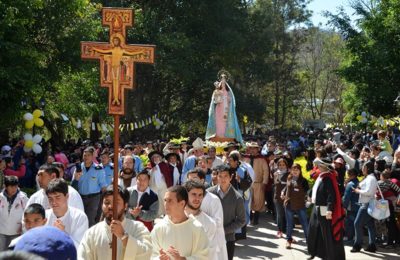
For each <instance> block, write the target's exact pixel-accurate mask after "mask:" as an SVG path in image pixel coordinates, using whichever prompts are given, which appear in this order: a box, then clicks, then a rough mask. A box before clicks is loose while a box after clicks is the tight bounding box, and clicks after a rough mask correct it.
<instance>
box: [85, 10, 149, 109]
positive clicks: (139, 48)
mask: <svg viewBox="0 0 400 260" xmlns="http://www.w3.org/2000/svg"><path fill="white" fill-rule="evenodd" d="M103 25H106V26H108V27H110V42H109V43H104V42H81V53H82V54H81V58H82V59H97V60H100V85H101V86H102V87H107V88H109V89H110V91H109V95H108V97H109V98H108V112H109V114H111V115H124V114H125V106H124V97H125V89H132V88H133V87H134V77H135V63H154V48H155V46H153V45H143V44H126V28H127V27H130V26H132V25H133V13H132V10H130V9H111V8H103Z"/></svg>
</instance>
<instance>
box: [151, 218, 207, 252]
mask: <svg viewBox="0 0 400 260" xmlns="http://www.w3.org/2000/svg"><path fill="white" fill-rule="evenodd" d="M151 242H152V245H153V253H152V257H151V259H159V256H160V250H161V249H163V250H164V251H167V250H168V248H169V247H170V246H173V247H175V248H176V249H177V250H178V252H179V254H180V255H181V256H182V257H186V259H196V260H208V251H209V250H208V246H209V242H208V238H207V235H206V232H205V231H204V228H203V226H202V225H201V223H200V222H199V221H197V220H196V219H195V218H194V217H193V216H189V217H188V219H187V220H186V221H184V222H182V223H178V224H175V223H173V222H172V221H171V220H170V218H169V217H168V216H165V217H164V218H163V219H162V220H161V221H160V222H158V223H157V224H156V225H155V226H154V229H153V230H152V231H151Z"/></svg>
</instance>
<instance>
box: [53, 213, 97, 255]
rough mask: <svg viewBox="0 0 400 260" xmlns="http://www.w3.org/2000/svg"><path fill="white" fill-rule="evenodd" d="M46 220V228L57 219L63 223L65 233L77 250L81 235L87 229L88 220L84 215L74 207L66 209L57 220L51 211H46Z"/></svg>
mask: <svg viewBox="0 0 400 260" xmlns="http://www.w3.org/2000/svg"><path fill="white" fill-rule="evenodd" d="M46 218H47V223H46V225H48V226H53V225H54V222H55V221H56V220H57V219H59V220H61V222H62V223H63V225H64V227H65V230H64V231H65V233H67V234H68V235H69V236H70V237H71V238H72V240H73V241H74V244H75V247H76V248H77V249H78V246H79V244H80V242H81V240H82V237H83V234H85V232H86V230H88V228H89V220H88V218H87V216H86V214H85V213H84V212H83V211H82V210H79V209H76V208H74V207H68V210H67V212H66V213H65V214H64V216H62V217H61V218H57V216H56V215H54V212H53V210H52V209H48V210H46Z"/></svg>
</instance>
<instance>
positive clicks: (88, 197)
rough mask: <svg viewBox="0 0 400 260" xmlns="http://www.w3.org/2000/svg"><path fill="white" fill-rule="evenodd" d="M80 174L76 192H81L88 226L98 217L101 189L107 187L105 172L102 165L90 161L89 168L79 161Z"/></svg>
mask: <svg viewBox="0 0 400 260" xmlns="http://www.w3.org/2000/svg"><path fill="white" fill-rule="evenodd" d="M81 167H82V175H81V178H80V179H79V181H76V180H74V181H73V184H74V183H76V182H77V183H78V184H77V187H78V192H79V194H81V197H82V201H83V206H84V208H85V213H86V215H87V217H88V220H89V227H91V226H93V225H94V224H96V222H97V221H98V219H99V216H100V215H99V207H100V198H101V189H102V188H105V187H107V183H106V173H105V171H104V169H103V167H102V166H100V165H98V164H95V163H92V165H91V166H90V167H89V169H86V167H85V164H84V163H81Z"/></svg>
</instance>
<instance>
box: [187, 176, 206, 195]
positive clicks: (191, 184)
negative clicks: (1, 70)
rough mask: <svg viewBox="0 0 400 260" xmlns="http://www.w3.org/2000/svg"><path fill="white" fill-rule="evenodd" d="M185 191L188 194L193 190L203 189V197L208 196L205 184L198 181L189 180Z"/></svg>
mask: <svg viewBox="0 0 400 260" xmlns="http://www.w3.org/2000/svg"><path fill="white" fill-rule="evenodd" d="M184 187H185V189H186V190H187V192H190V191H191V190H193V189H202V190H203V195H206V187H205V186H204V184H203V183H201V182H199V181H196V180H189V181H187V182H186V183H185V184H184Z"/></svg>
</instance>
